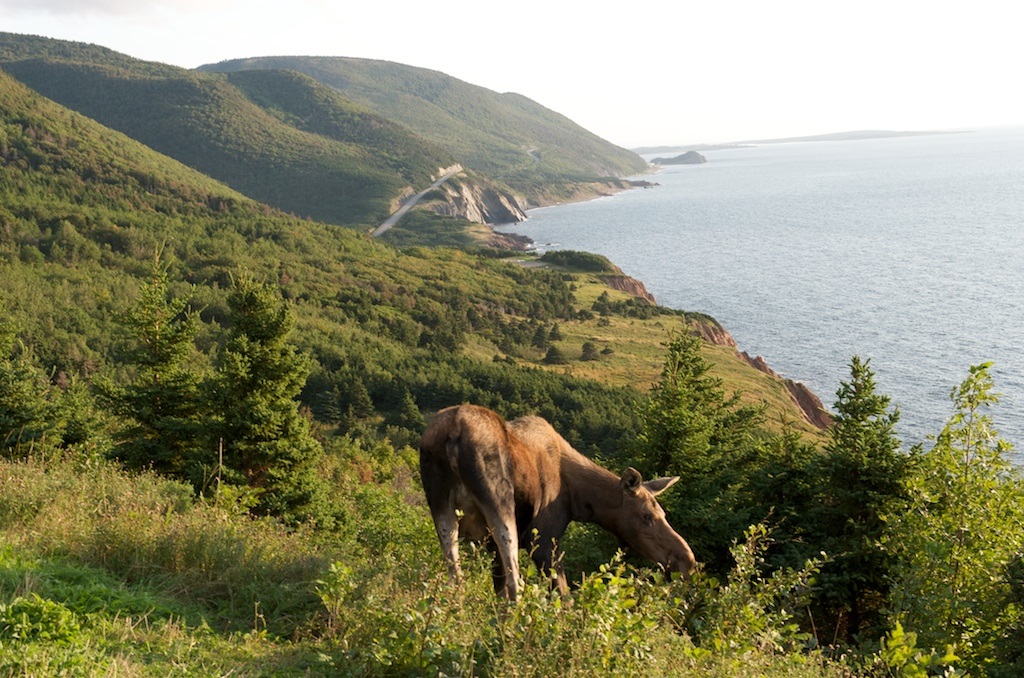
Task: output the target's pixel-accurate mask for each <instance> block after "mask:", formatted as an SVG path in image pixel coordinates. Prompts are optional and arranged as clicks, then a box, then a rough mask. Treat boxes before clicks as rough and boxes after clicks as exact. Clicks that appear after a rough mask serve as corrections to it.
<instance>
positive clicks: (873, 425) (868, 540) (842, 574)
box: [807, 356, 910, 642]
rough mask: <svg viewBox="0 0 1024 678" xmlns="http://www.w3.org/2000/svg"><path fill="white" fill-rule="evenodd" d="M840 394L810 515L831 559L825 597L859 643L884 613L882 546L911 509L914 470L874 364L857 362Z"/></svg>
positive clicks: (824, 575)
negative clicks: (894, 519)
mask: <svg viewBox="0 0 1024 678" xmlns="http://www.w3.org/2000/svg"><path fill="white" fill-rule="evenodd" d="M836 396H837V398H838V400H837V401H836V404H835V412H836V414H835V416H834V417H833V423H832V427H831V428H830V429H829V439H828V442H827V444H826V446H825V453H824V455H823V456H822V457H821V460H820V462H819V464H820V468H819V470H818V471H817V473H816V475H817V477H818V478H819V482H820V488H819V490H818V493H817V494H818V496H817V501H815V502H814V504H815V509H814V510H811V511H809V514H808V518H810V520H809V521H808V522H807V524H808V531H809V532H810V534H809V536H808V541H809V542H810V543H812V544H814V545H815V546H816V547H817V548H819V550H823V551H825V552H826V553H827V554H829V556H830V557H831V559H832V560H831V562H829V563H826V564H825V565H824V566H823V568H822V571H821V577H820V584H821V591H822V596H823V598H824V600H825V601H826V602H827V603H828V604H829V605H831V606H836V605H838V606H841V607H842V608H844V609H845V610H846V612H847V613H848V618H847V624H846V629H847V639H848V640H849V641H851V642H852V641H853V640H854V636H855V635H856V634H857V633H859V632H860V630H861V628H862V623H863V622H864V621H865V619H864V617H865V614H868V613H872V614H874V613H878V612H879V611H880V609H879V608H880V606H881V603H882V601H883V600H884V592H885V591H886V590H887V582H888V566H889V559H888V558H887V557H886V556H885V554H884V552H883V551H882V550H881V549H880V548H879V547H878V541H879V539H880V538H881V537H882V533H883V530H884V528H885V520H886V517H887V516H890V515H892V514H893V513H895V512H897V511H899V510H901V508H902V507H904V506H905V499H906V491H905V480H906V478H907V474H908V471H909V468H910V467H909V457H907V455H905V454H904V453H903V452H902V451H901V449H900V441H899V439H898V438H897V437H896V432H895V425H896V422H897V421H898V420H899V411H898V410H896V409H895V408H892V409H890V400H889V397H888V396H885V395H882V394H879V393H877V392H876V387H875V375H874V372H873V371H872V370H871V367H870V360H861V358H860V357H858V356H854V357H853V358H852V359H851V361H850V381H848V382H842V383H841V384H840V388H839V390H838V391H837V392H836ZM874 621H875V622H876V623H877V622H878V621H879V620H877V619H875V620H874ZM874 630H875V631H880V629H877V628H876V629H874ZM877 635H879V634H878V633H876V634H875V636H874V637H877Z"/></svg>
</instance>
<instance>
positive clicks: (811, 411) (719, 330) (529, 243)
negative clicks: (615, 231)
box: [490, 165, 832, 431]
mask: <svg viewBox="0 0 1024 678" xmlns="http://www.w3.org/2000/svg"><path fill="white" fill-rule="evenodd" d="M650 167H651V168H652V169H653V171H652V172H651V174H656V173H657V172H659V171H661V169H663V168H661V167H660V166H655V165H651V166H650ZM641 176H646V175H641ZM622 181H626V182H629V184H631V185H629V186H627V187H625V188H622V189H621V190H617V191H614V192H612V193H607V194H602V195H594V196H591V197H589V198H582V199H580V200H570V201H563V202H557V203H553V204H549V205H541V206H537V207H531V208H530V209H528V210H526V213H527V220H529V213H530V212H533V211H535V210H542V209H548V208H552V207H560V206H563V205H567V204H572V203H579V202H589V201H591V200H598V199H601V198H608V197H612V196H613V195H617V194H618V193H622V192H624V191H628V190H634V189H639V188H653V187H656V186H658V184H657V183H652V182H647V181H642V180H641V181H638V180H630V179H624V180H622ZM522 223H524V222H522V221H520V222H515V223H511V224H496V225H493V226H491V227H490V229H491V232H492V233H493V234H494V236H495V238H496V239H500V240H505V239H509V240H513V241H514V242H516V243H518V244H520V245H521V246H522V249H515V248H506V247H501V249H509V250H510V251H519V252H524V253H527V252H529V253H536V252H538V247H544V246H551V245H555V243H547V244H546V245H540V246H539V245H537V243H536V241H535V240H534V239H533V238H531V237H530V236H528V235H525V234H522V233H514V232H499V231H497V230H495V228H504V229H513V228H515V227H516V226H518V225H520V224H522ZM499 247H500V246H499ZM609 261H610V262H611V263H612V265H613V266H615V268H616V269H618V270H619V271H620V272H621V268H619V266H618V265H617V264H615V262H614V261H611V260H610V259H609ZM615 277H616V278H619V279H621V283H620V284H612V283H610V282H609V281H608V280H605V281H604V282H605V284H607V285H609V287H612V288H613V289H618V290H619V291H623V292H626V293H627V294H631V295H633V296H634V297H636V298H638V299H643V300H644V301H646V302H647V303H651V304H654V305H659V304H658V302H657V300H656V299H655V297H654V295H653V294H652V293H651V292H649V291H648V290H647V287H646V286H645V285H644V283H643V281H642V280H640V279H638V278H634V277H632V276H629V275H626V274H625V273H622V274H621V275H620V276H615ZM666 308H671V307H666ZM672 310H676V311H682V312H684V313H688V314H689V313H693V312H689V311H686V309H672ZM695 314H696V313H695ZM696 315H701V316H703V317H706V318H707V322H693V323H691V328H692V332H693V334H695V335H696V336H698V337H700V338H701V339H702V340H703V341H705V342H707V343H708V344H710V345H712V346H723V347H726V348H729V349H732V350H733V351H735V353H736V356H737V358H738V359H740V360H742V361H743V362H745V363H746V364H747V365H749V366H750V367H751V368H753V369H755V370H757V371H759V372H761V373H763V374H765V375H767V376H768V377H770V378H772V379H776V380H778V381H780V382H781V383H782V385H783V386H784V387H785V389H786V391H787V392H788V394H789V397H790V399H791V400H792V401H793V404H794V405H795V406H796V408H797V409H798V410H799V411H800V412H802V413H803V415H804V418H805V419H806V421H807V422H808V423H810V424H811V425H812V426H814V427H816V428H817V429H819V430H822V431H824V430H826V429H827V428H828V427H829V426H830V425H831V424H832V415H831V413H830V412H829V410H828V409H827V408H826V407H825V405H824V403H823V402H822V400H821V398H820V397H819V396H818V395H817V394H816V393H814V392H813V391H812V390H811V389H810V387H808V386H807V385H806V384H804V383H803V382H800V381H796V380H793V379H790V378H788V377H785V376H783V375H781V374H779V373H778V372H776V371H775V370H774V369H772V368H771V367H770V365H769V363H768V361H767V360H765V359H764V358H763V357H762V356H759V355H758V356H753V357H752V356H751V355H750V354H749V353H748V352H747V351H743V350H740V348H739V346H738V345H737V344H736V340H735V339H733V337H732V335H731V334H730V333H729V331H728V330H727V329H726V328H725V327H724V326H723V325H722V324H721V323H720V322H719V321H718V320H716V319H715V318H713V317H711V316H707V315H706V314H702V313H701V314H696Z"/></svg>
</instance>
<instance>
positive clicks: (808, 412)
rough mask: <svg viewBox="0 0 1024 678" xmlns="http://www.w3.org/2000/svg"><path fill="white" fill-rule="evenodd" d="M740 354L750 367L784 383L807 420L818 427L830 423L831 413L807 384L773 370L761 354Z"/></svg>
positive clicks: (827, 425)
mask: <svg viewBox="0 0 1024 678" xmlns="http://www.w3.org/2000/svg"><path fill="white" fill-rule="evenodd" d="M740 356H742V358H743V359H744V360H746V361H747V364H748V365H750V366H751V367H753V368H755V369H758V370H760V371H762V372H764V373H765V374H768V375H770V376H773V377H775V378H777V379H781V380H782V381H783V383H784V384H785V385H786V390H787V391H789V397H790V398H792V399H793V402H795V403H796V404H797V405H798V406H799V407H800V409H801V410H802V411H803V413H804V416H805V417H806V418H807V421H809V422H811V423H812V424H814V425H815V426H817V427H818V428H820V429H826V428H828V427H829V426H830V425H831V424H832V415H830V414H829V413H828V410H826V409H825V405H824V403H822V402H821V398H819V397H818V396H817V395H815V394H814V392H813V391H811V389H809V388H807V384H804V383H803V382H799V381H793V380H792V379H786V378H785V377H782V376H781V375H779V374H778V373H777V372H775V370H773V369H772V368H771V367H769V366H768V363H767V362H766V361H765V359H764V358H762V357H761V356H755V357H753V358H751V357H750V354H749V353H747V352H746V351H743V352H741V353H740Z"/></svg>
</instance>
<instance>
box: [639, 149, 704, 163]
mask: <svg viewBox="0 0 1024 678" xmlns="http://www.w3.org/2000/svg"><path fill="white" fill-rule="evenodd" d="M707 161H708V159H707V158H705V157H704V156H703V155H701V154H700V153H698V152H697V151H687V152H686V153H683V154H682V155H677V156H675V157H674V158H655V159H654V160H652V161H651V163H653V164H655V165H701V164H703V163H706V162H707Z"/></svg>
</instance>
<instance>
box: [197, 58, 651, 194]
mask: <svg viewBox="0 0 1024 678" xmlns="http://www.w3.org/2000/svg"><path fill="white" fill-rule="evenodd" d="M256 69H260V70H262V69H290V70H295V71H300V72H302V73H306V74H307V75H310V76H312V77H313V78H316V79H317V80H319V81H320V82H322V83H324V84H326V85H328V86H330V87H333V88H335V89H337V90H338V91H339V92H341V93H342V94H344V95H345V97H346V98H349V99H351V100H353V101H356V102H359V103H360V104H362V105H364V106H366V107H368V108H370V109H371V110H373V111H374V112H376V113H378V114H379V115H382V116H384V117H386V118H389V119H391V120H395V121H397V122H400V123H401V124H403V125H405V126H406V127H408V128H409V129H412V130H414V131H416V132H417V133H418V134H420V135H422V136H423V137H424V138H426V139H429V140H430V141H432V142H434V143H435V144H437V145H439V146H441V147H443V148H445V149H448V150H449V151H450V152H451V153H452V154H453V155H454V156H455V157H456V159H458V161H459V162H460V163H462V164H463V165H465V166H467V167H470V168H472V169H475V170H477V171H479V172H481V173H483V174H485V175H487V176H490V177H492V178H495V179H498V180H501V181H504V182H506V183H508V184H509V185H510V186H512V187H513V188H514V189H515V190H517V191H519V192H521V193H523V194H525V195H527V196H536V195H538V194H545V193H549V192H551V191H552V190H553V189H554V188H555V187H558V186H560V185H566V184H572V183H575V182H591V181H597V180H602V179H607V178H609V177H620V176H624V175H629V174H636V173H638V172H641V171H643V170H644V168H645V167H646V166H647V164H646V163H645V162H644V161H643V160H642V159H641V158H640V157H639V156H638V155H636V154H635V153H633V152H631V151H627V150H625V149H622V148H619V147H617V146H615V145H613V144H610V143H609V142H607V141H604V140H603V139H601V138H600V137H598V136H596V135H595V134H593V133H591V132H588V131H587V130H585V129H583V128H582V127H580V126H579V125H577V124H575V123H574V122H572V121H571V120H569V119H568V118H566V117H565V116H563V115H560V114H558V113H555V112H554V111H551V110H549V109H547V108H544V107H543V106H541V105H540V104H537V103H536V102H534V101H531V100H530V99H528V98H526V97H524V96H522V95H519V94H514V93H505V94H499V93H497V92H493V91H491V90H488V89H486V88H483V87H479V86H476V85H471V84H469V83H466V82H463V81H461V80H458V79H456V78H453V77H451V76H448V75H445V74H443V73H439V72H437V71H431V70H427V69H423V68H415V67H412V66H405V65H402V64H396V63H392V62H387V61H375V60H370V59H352V58H342V57H261V58H253V59H237V60H231V61H225V62H221V63H218V64H210V65H207V66H202V67H200V69H199V70H201V71H208V72H237V71H249V70H256Z"/></svg>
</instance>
